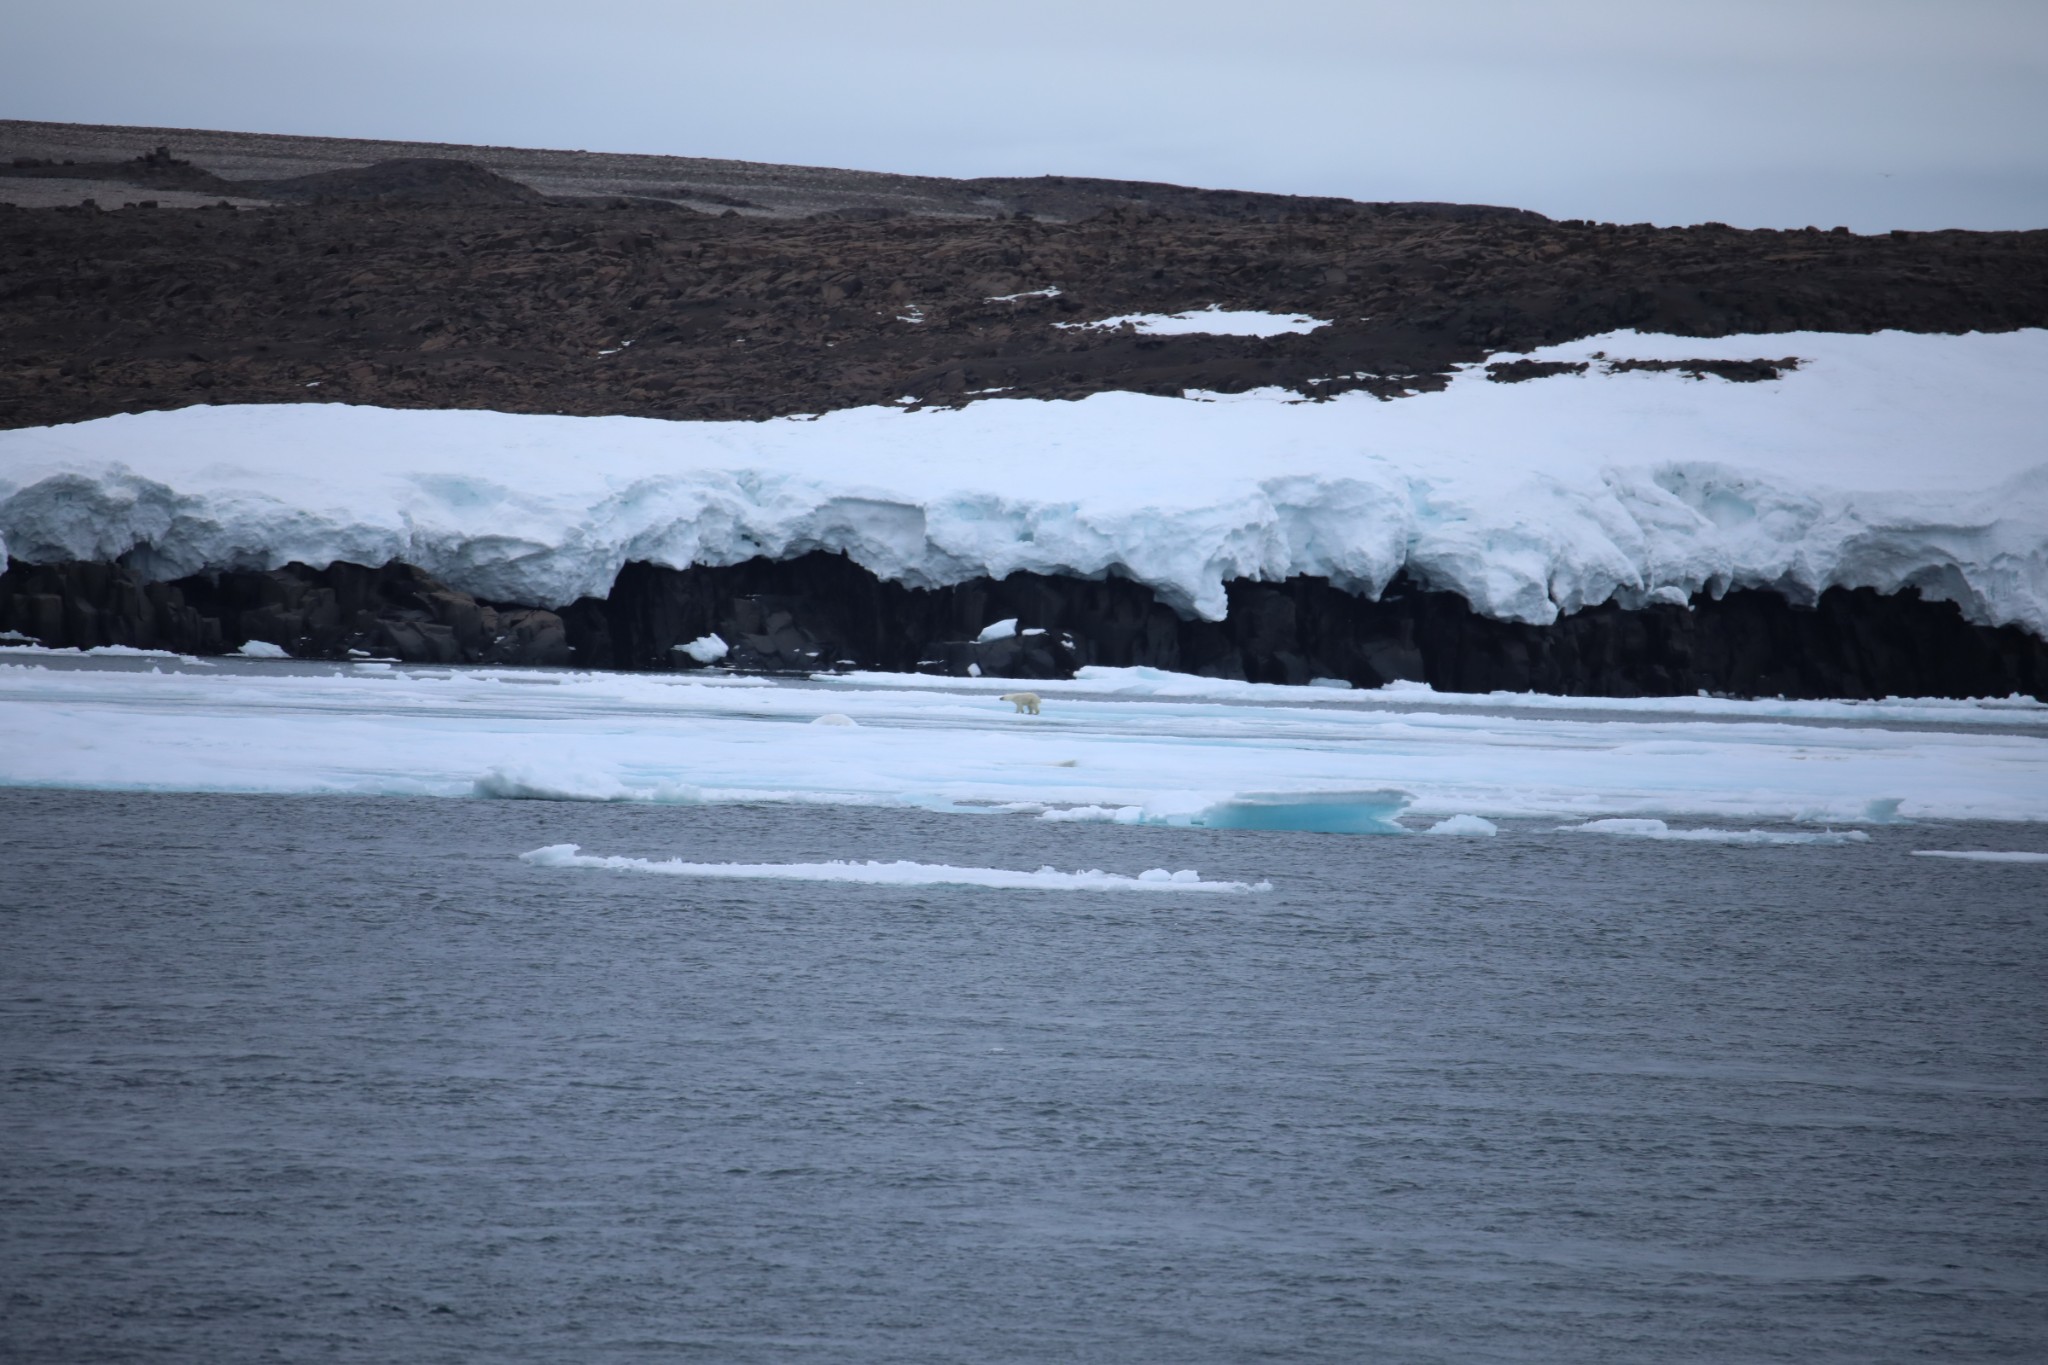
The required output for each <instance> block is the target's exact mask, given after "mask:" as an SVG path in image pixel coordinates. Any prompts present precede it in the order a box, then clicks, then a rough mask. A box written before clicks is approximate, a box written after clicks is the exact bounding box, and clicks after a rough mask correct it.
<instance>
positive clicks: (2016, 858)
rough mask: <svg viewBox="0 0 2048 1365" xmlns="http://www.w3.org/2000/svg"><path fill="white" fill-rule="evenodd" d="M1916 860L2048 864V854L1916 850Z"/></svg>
mask: <svg viewBox="0 0 2048 1365" xmlns="http://www.w3.org/2000/svg"><path fill="white" fill-rule="evenodd" d="M1913 856H1914V857H1916V858H1953V859H1955V860H1956V861H1958V862H1965V863H2048V853H2023V852H2016V851H2015V852H2002V851H1994V850H1991V849H1960V848H1916V849H1914V850H1913Z"/></svg>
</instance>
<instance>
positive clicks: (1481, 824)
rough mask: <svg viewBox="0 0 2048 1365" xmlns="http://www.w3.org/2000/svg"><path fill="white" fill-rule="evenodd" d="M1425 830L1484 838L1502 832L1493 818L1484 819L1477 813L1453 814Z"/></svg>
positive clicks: (1431, 832)
mask: <svg viewBox="0 0 2048 1365" xmlns="http://www.w3.org/2000/svg"><path fill="white" fill-rule="evenodd" d="M1424 832H1425V833H1428V834H1468V835H1478V836H1480V837H1482V838H1487V839H1491V838H1492V837H1493V836H1494V835H1496V834H1498V833H1500V826H1499V825H1496V824H1494V823H1493V821H1491V820H1486V819H1482V818H1480V817H1479V816H1477V815H1453V816H1451V817H1450V818H1449V819H1447V820H1439V821H1437V822H1436V823H1435V824H1433V825H1431V826H1430V827H1429V828H1428V829H1427V830H1426V831H1424Z"/></svg>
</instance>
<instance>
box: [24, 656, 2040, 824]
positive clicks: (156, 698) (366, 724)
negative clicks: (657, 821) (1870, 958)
mask: <svg viewBox="0 0 2048 1365" xmlns="http://www.w3.org/2000/svg"><path fill="white" fill-rule="evenodd" d="M137 662H141V661H135V660H123V659H107V660H103V661H100V660H93V659H90V658H87V657H85V656H81V655H77V654H69V655H63V656H56V655H48V654H42V653H39V652H38V653H30V654H27V656H26V657H20V658H17V653H16V651H13V650H8V651H0V783H5V784H8V785H13V786H56V787H84V788H97V789H117V790H155V791H205V792H274V793H292V792H296V793H321V792H353V793H363V794H374V793H407V794H422V795H440V796H451V797H471V796H481V797H489V798H499V799H506V798H510V799H529V800H559V801H651V802H684V803H687V802H698V801H704V802H738V801H777V802H830V803H838V804H864V805H890V806H901V807H914V808H919V809H923V810H930V811H948V812H962V813H969V812H993V811H1015V812H1027V811H1028V812H1030V813H1032V814H1034V815H1036V814H1038V813H1040V812H1050V813H1049V814H1046V815H1045V816H1044V817H1043V818H1045V819H1047V820H1049V821H1054V822H1058V821H1063V820H1064V821H1073V822H1077V823H1078V822H1088V821H1092V822H1098V823H1108V824H1145V825H1163V826H1171V827H1189V828H1209V829H1218V828H1224V829H1264V830H1339V831H1347V832H1365V833H1380V832H1386V833H1392V832H1395V831H1397V830H1399V829H1401V828H1402V825H1401V824H1400V823H1398V822H1400V821H1406V822H1407V823H1408V825H1409V826H1410V827H1412V828H1425V827H1427V825H1429V824H1430V823H1432V822H1436V821H1441V820H1445V819H1447V818H1450V817H1454V816H1459V815H1467V816H1472V817H1476V818H1481V819H1486V820H1499V819H1502V818H1517V819H1547V820H1548V822H1549V823H1550V824H1552V825H1555V824H1557V823H1559V822H1560V821H1561V820H1563V819H1566V818H1571V819H1580V820H1594V821H1599V820H1607V819H1627V820H1644V819H1650V818H1652V817H1667V818H1669V819H1671V820H1672V821H1673V823H1678V822H1679V820H1680V817H1685V823H1695V824H1704V825H1713V826H1717V827H1721V828H1718V829H1717V830H1716V831H1714V832H1711V833H1709V834H1705V835H1700V836H1698V837H1705V838H1715V839H1724V838H1727V837H1730V836H1740V835H1741V834H1742V826H1741V825H1738V824H1737V822H1744V823H1746V824H1790V823H1793V822H1798V823H1801V824H1804V825H1806V826H1807V829H1806V831H1804V832H1803V833H1799V834H1796V835H1781V834H1775V833H1773V834H1772V836H1771V837H1772V838H1783V839H1787V840H1788V841H1795V842H1796V841H1798V840H1799V839H1805V840H1808V841H1812V840H1814V839H1816V838H1825V839H1839V838H1843V837H1846V836H1841V835H1836V834H1829V833H1826V832H1825V831H1824V830H1822V829H1821V828H1820V827H1821V826H1823V825H1824V824H1826V823H1827V822H1835V823H1836V824H1837V826H1838V827H1839V826H1840V825H1843V824H1858V823H1861V822H1864V821H1867V820H1869V819H1871V817H1872V816H1873V815H1877V816H1880V817H1889V813H1890V811H1891V807H1890V806H1889V804H1887V803H1890V802H1892V801H1895V800H1896V801H1900V802H1902V804H1900V805H1899V806H1898V807H1897V811H1896V816H1897V817H1904V818H1908V819H1911V820H1914V821H1927V820H1944V819H1957V820H1969V819H1988V820H2048V729H2044V727H2041V726H2026V727H2024V728H2022V727H2018V726H2000V727H1995V728H1994V727H1987V726H1984V725H1981V724H1979V723H1978V722H1977V721H1976V719H1975V717H1976V715H1977V714H1978V712H1975V711H1972V710H1971V709H1970V708H1967V707H1957V708H1956V709H1955V710H1954V711H1952V712H1950V713H1948V714H1950V715H1951V716H1952V717H1953V718H1954V720H1953V723H1952V724H1948V725H1943V724H1941V723H1940V721H1939V720H1938V719H1930V718H1938V717H1939V716H1940V715H1941V714H1943V713H1942V712H1941V710H1940V709H1939V708H1934V707H1930V708H1928V709H1927V711H1926V712H1925V713H1924V716H1922V715H1921V713H1917V712H1913V710H1912V707H1911V706H1910V705H1905V704H1902V709H1903V710H1905V711H1907V712H1909V713H1912V714H1914V715H1915V716H1916V717H1918V718H1916V719H1915V722H1914V724H1913V725H1912V726H1911V727H1909V728H1896V729H1887V728H1885V726H1884V725H1883V724H1871V723H1867V722H1862V721H1860V720H1856V719H1848V720H1802V721H1798V722H1790V721H1784V720H1780V719H1777V718H1775V717H1773V716H1772V714H1771V713H1770V712H1769V710H1768V709H1763V708H1760V709H1758V710H1757V711H1754V712H1752V713H1750V714H1749V715H1748V716H1744V715H1742V714H1740V713H1716V714H1712V715H1708V716H1694V715H1688V714H1686V713H1683V712H1675V713H1668V714H1659V713H1653V712H1644V711H1641V710H1635V709H1630V705H1631V704H1628V703H1616V704H1615V707H1614V709H1602V707H1603V703H1602V702H1601V701H1600V700H1599V699H1597V698H1571V699H1566V700H1568V701H1569V703H1570V707H1569V709H1564V708H1560V709H1557V710H1546V709H1543V708H1540V707H1535V708H1530V709H1517V710H1507V711H1485V710H1478V709H1465V708H1458V707H1449V706H1444V705H1441V704H1440V703H1439V701H1438V700H1437V699H1432V698H1417V699H1416V702H1415V704H1414V705H1412V706H1404V705H1402V704H1400V703H1399V702H1397V701H1388V700H1382V701H1379V702H1374V703H1362V702H1357V701H1353V700H1352V698H1354V697H1356V696H1358V695H1360V694H1355V693H1334V692H1328V691H1325V690H1323V689H1309V688H1302V689H1293V690H1289V689H1275V690H1274V691H1275V696H1274V698H1273V699H1272V700H1270V701H1269V700H1267V699H1265V698H1260V697H1256V696H1253V695H1248V696H1247V697H1245V698H1243V699H1232V698H1227V697H1212V696H1205V695H1194V696H1190V697H1186V698H1179V697H1171V696H1155V695H1149V694H1146V693H1143V692H1137V693H1130V694H1113V693H1110V692H1106V691H1105V690H1103V689H1100V688H1099V687H1098V688H1095V689H1093V690H1091V688H1090V686H1089V685H1088V684H1086V683H1074V684H1053V683H1033V684H1032V686H1033V688H1034V689H1036V688H1039V687H1045V688H1048V689H1052V688H1055V687H1057V688H1064V689H1066V690H1064V691H1059V692H1055V693H1054V694H1053V695H1055V696H1057V697H1058V702H1057V705H1056V706H1049V707H1047V708H1046V715H1045V716H1044V717H1042V718H1041V719H1040V720H1039V721H1038V722H1035V723H1031V724H1023V723H1019V722H1018V721H1017V719H1016V717H1015V716H1014V715H1013V714H1012V709H1011V707H1009V706H1007V705H1002V704H998V703H996V702H995V700H994V696H993V694H994V693H996V692H999V691H1007V690H1009V689H1012V688H1014V687H1015V686H1016V683H1015V682H1014V681H1010V680H1002V679H987V680H982V681H970V680H967V679H952V680H944V679H912V678H900V679H896V680H894V681H891V682H879V683H877V682H868V683H847V682H844V681H832V682H822V681H821V682H817V683H812V684H806V685H791V684H771V683H768V682H765V681H762V680H759V679H749V678H735V677H729V676H727V675H724V674H719V673H705V672H698V671H692V672H687V673H676V674H620V673H574V672H566V671H564V672H550V671H542V670H518V669H488V668H484V669H461V668H445V669H430V668H416V667H385V668H380V669H376V670H374V671H373V670H370V669H367V668H366V667H365V666H363V665H356V664H328V665H319V664H311V663H301V664H299V665H297V666H295V667H294V668H291V669H289V670H287V669H281V668H275V667H271V666H267V665H266V664H264V663H262V662H250V661H235V660H226V659H223V660H220V661H217V665H216V666H215V667H210V668H204V669H201V668H195V667H191V666H189V665H188V664H186V663H184V662H183V661H179V660H176V659H170V660H161V661H159V660H149V661H146V662H148V663H153V664H159V665H160V666H161V670H162V671H157V672H152V671H149V670H148V669H146V668H144V669H138V668H136V667H135V665H136V663H137ZM932 683H947V684H949V685H948V686H945V687H934V686H927V685H926V684H932ZM1995 710H1996V709H1995V708H1994V713H1995ZM823 714H838V715H844V716H846V717H847V718H848V719H850V720H852V721H854V722H856V723H855V724H854V725H848V726H831V727H821V726H817V725H813V724H811V723H810V722H812V721H814V720H816V719H818V717H820V716H821V715H823ZM1404 794H1405V795H1404ZM1411 798H1412V799H1411ZM1873 803H1880V804H1879V805H1877V806H1873ZM1890 818H1896V817H1890ZM1730 826H1733V827H1734V828H1732V829H1730V828H1728V827H1730ZM1659 828H1661V829H1662V830H1663V832H1664V833H1666V834H1667V835H1672V836H1674V837H1694V836H1693V834H1692V832H1691V831H1673V830H1671V829H1670V827H1669V826H1663V827H1658V826H1618V827H1614V828H1613V830H1612V831H1610V832H1621V833H1639V834H1640V833H1646V832H1647V833H1653V834H1654V833H1656V832H1658V830H1659ZM1593 832H1594V833H1598V832H1600V831H1599V830H1598V829H1597V828H1596V829H1594V830H1593ZM1559 837H1565V836H1559Z"/></svg>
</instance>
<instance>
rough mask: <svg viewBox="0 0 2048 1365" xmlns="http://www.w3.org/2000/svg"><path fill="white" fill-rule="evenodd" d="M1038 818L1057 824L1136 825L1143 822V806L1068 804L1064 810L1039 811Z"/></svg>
mask: <svg viewBox="0 0 2048 1365" xmlns="http://www.w3.org/2000/svg"><path fill="white" fill-rule="evenodd" d="M1038 818H1039V819H1041V820H1051V821H1053V822H1055V823H1058V824H1076V825H1136V824H1141V823H1143V821H1144V819H1145V808H1144V807H1143V806H1068V807H1067V808H1066V809H1064V810H1047V811H1040V812H1039V815H1038Z"/></svg>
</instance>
